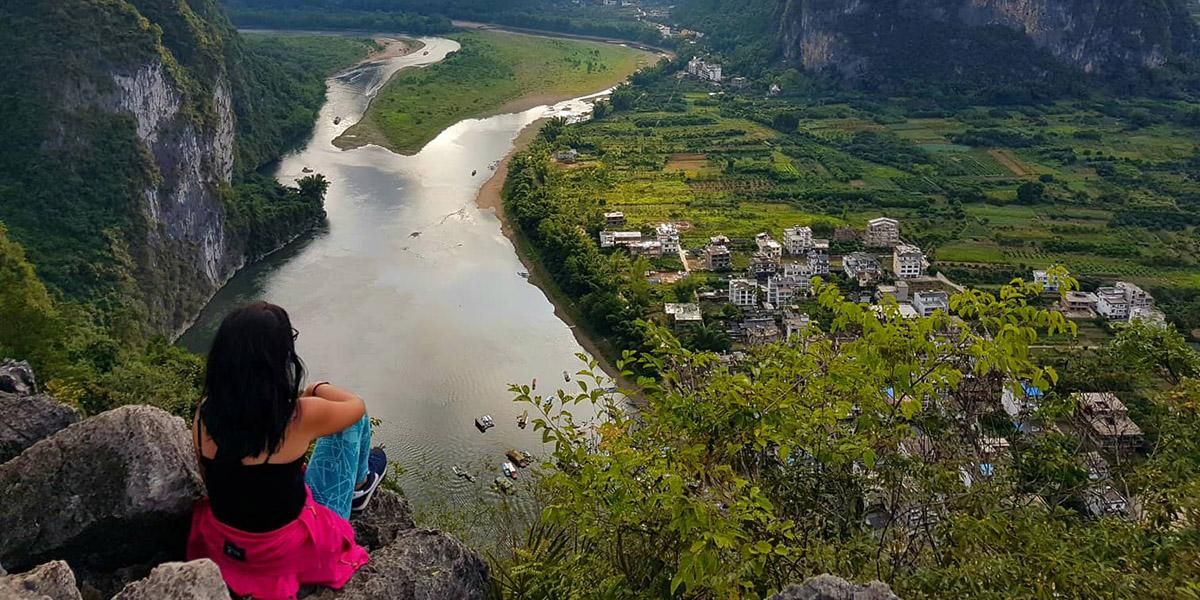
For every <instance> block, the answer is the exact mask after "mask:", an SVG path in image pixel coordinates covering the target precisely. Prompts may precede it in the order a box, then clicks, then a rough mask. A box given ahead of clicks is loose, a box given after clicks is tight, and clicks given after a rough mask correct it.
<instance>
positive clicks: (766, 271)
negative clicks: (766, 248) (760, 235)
mask: <svg viewBox="0 0 1200 600" xmlns="http://www.w3.org/2000/svg"><path fill="white" fill-rule="evenodd" d="M780 265H781V261H780V259H779V257H777V256H775V255H774V254H771V253H768V252H755V253H754V255H753V256H751V257H750V271H751V272H752V273H754V275H755V276H756V277H765V276H768V275H774V274H775V273H778V272H779V267H780Z"/></svg>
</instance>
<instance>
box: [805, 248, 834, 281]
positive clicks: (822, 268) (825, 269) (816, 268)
mask: <svg viewBox="0 0 1200 600" xmlns="http://www.w3.org/2000/svg"><path fill="white" fill-rule="evenodd" d="M808 266H809V267H811V268H812V272H813V275H828V274H829V240H813V245H812V248H809V250H808Z"/></svg>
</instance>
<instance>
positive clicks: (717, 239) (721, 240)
mask: <svg viewBox="0 0 1200 600" xmlns="http://www.w3.org/2000/svg"><path fill="white" fill-rule="evenodd" d="M708 245H710V246H725V247H727V248H728V247H729V238H728V237H726V236H723V235H714V236H712V237H710V238H708Z"/></svg>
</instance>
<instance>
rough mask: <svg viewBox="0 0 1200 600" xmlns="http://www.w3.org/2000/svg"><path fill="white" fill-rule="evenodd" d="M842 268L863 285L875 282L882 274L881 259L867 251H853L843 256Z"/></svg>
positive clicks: (847, 275) (847, 274)
mask: <svg viewBox="0 0 1200 600" xmlns="http://www.w3.org/2000/svg"><path fill="white" fill-rule="evenodd" d="M842 270H843V271H845V272H846V277H849V278H850V279H853V280H855V281H857V282H858V285H860V286H863V287H867V286H869V285H871V284H872V283H874V282H875V281H876V280H878V279H879V276H880V275H881V274H882V269H881V268H880V266H879V260H878V259H876V258H875V257H874V256H871V255H870V254H867V253H866V252H851V253H850V254H847V255H846V256H844V257H842Z"/></svg>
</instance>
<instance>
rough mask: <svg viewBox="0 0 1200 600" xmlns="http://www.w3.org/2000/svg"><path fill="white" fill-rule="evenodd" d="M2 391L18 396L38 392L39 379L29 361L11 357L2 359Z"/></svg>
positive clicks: (0, 389)
mask: <svg viewBox="0 0 1200 600" xmlns="http://www.w3.org/2000/svg"><path fill="white" fill-rule="evenodd" d="M0 392H6V393H9V394H16V395H18V396H29V395H31V394H36V393H37V379H36V378H34V376H33V368H31V367H30V366H29V363H27V362H24V361H15V360H12V359H10V358H6V359H4V360H3V361H0Z"/></svg>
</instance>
